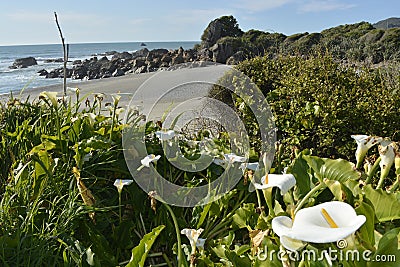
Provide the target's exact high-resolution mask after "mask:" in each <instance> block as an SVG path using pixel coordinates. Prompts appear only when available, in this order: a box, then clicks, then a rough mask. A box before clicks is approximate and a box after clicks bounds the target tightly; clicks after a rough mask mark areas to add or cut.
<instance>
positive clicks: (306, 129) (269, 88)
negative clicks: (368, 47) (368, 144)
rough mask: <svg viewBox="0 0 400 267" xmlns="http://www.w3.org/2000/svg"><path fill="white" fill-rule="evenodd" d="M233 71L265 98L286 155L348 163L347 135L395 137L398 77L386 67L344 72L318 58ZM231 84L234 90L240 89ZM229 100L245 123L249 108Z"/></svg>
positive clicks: (262, 61)
mask: <svg viewBox="0 0 400 267" xmlns="http://www.w3.org/2000/svg"><path fill="white" fill-rule="evenodd" d="M237 68H238V69H239V70H240V71H241V72H243V73H244V74H246V75H247V76H248V77H250V78H251V79H252V81H254V82H255V84H256V85H257V86H258V87H259V88H260V89H261V91H262V92H263V93H264V95H265V96H266V98H267V100H268V102H269V104H270V106H271V108H272V111H273V114H274V115H275V119H276V122H275V123H276V126H277V128H278V140H279V142H280V143H281V144H282V145H283V147H284V148H285V149H286V152H285V153H286V157H289V155H290V152H291V150H292V149H295V148H298V149H300V150H303V149H313V150H314V151H315V153H316V154H317V155H319V156H323V157H329V158H338V157H342V158H345V159H349V160H351V159H353V158H354V147H355V144H353V143H354V142H353V140H352V139H351V137H350V135H352V134H369V135H378V136H388V137H392V138H394V140H395V139H396V138H397V139H398V138H399V134H398V131H399V125H400V116H399V108H400V97H399V94H398V93H397V92H398V90H399V87H400V83H399V77H400V76H399V74H398V72H395V71H391V72H390V70H389V68H387V69H383V68H381V69H368V68H361V67H352V68H350V67H346V66H342V65H340V64H339V63H336V62H335V61H334V60H333V59H332V58H331V57H329V56H318V55H317V56H314V57H310V58H304V57H288V56H282V57H279V58H276V59H269V58H268V57H257V58H253V59H250V60H247V61H244V62H242V63H241V64H239V65H238V66H237ZM236 86H237V88H236V90H240V85H236ZM212 93H213V94H216V91H214V92H212ZM219 95H220V96H223V97H222V98H219V99H220V100H222V101H225V100H226V101H228V100H229V96H227V92H226V91H225V92H224V93H221V94H219ZM233 99H234V103H235V107H236V109H237V110H238V112H239V113H240V114H241V116H242V118H246V119H249V118H250V117H251V116H249V114H248V113H249V112H250V110H249V109H248V108H244V107H243V105H241V103H242V100H241V99H239V98H238V97H236V96H233ZM246 125H247V126H248V127H250V128H252V129H248V132H249V133H257V129H256V127H257V125H256V124H254V123H250V122H246ZM249 125H251V126H249ZM257 140H259V139H258V136H257V135H253V136H252V143H253V144H256V143H257ZM256 147H258V148H260V147H261V146H260V144H259V145H258V146H256Z"/></svg>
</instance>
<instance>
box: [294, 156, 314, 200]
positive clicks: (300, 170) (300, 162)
mask: <svg viewBox="0 0 400 267" xmlns="http://www.w3.org/2000/svg"><path fill="white" fill-rule="evenodd" d="M308 169H309V166H308V164H307V162H306V161H305V160H304V159H303V158H302V156H300V157H298V158H296V159H295V161H294V162H293V165H292V166H291V169H290V172H291V173H292V174H293V176H294V178H296V187H297V193H298V197H299V198H302V197H304V196H305V195H306V194H307V193H308V192H309V191H310V189H311V179H310V175H309V173H308Z"/></svg>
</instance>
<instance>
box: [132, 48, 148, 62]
mask: <svg viewBox="0 0 400 267" xmlns="http://www.w3.org/2000/svg"><path fill="white" fill-rule="evenodd" d="M148 53H149V49H147V48H143V49H140V50H138V51H136V52H133V53H132V58H133V59H135V58H138V57H146V56H147V54H148Z"/></svg>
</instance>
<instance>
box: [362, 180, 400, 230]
mask: <svg viewBox="0 0 400 267" xmlns="http://www.w3.org/2000/svg"><path fill="white" fill-rule="evenodd" d="M364 192H365V195H366V197H367V198H368V199H369V200H370V201H371V202H372V205H374V209H375V215H376V217H377V218H378V220H379V221H381V222H384V221H391V220H396V219H400V200H399V198H398V193H397V194H395V193H387V192H385V191H384V190H382V189H377V190H375V189H373V188H372V186H371V185H367V186H365V187H364Z"/></svg>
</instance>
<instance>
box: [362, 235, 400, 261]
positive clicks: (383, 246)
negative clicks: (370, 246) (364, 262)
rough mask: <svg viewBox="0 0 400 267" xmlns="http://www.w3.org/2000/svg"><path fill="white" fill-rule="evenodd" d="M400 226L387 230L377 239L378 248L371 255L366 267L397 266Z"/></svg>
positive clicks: (399, 251) (399, 254)
mask: <svg viewBox="0 0 400 267" xmlns="http://www.w3.org/2000/svg"><path fill="white" fill-rule="evenodd" d="M399 232H400V228H395V229H392V230H390V231H389V232H387V233H386V234H384V235H383V236H382V238H381V239H380V240H379V245H378V249H377V250H376V252H375V253H374V254H373V255H372V256H371V258H370V262H369V263H368V267H375V266H377V267H378V266H385V267H386V266H387V267H398V266H399V261H398V259H399V258H400V250H399V237H400V234H399Z"/></svg>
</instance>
